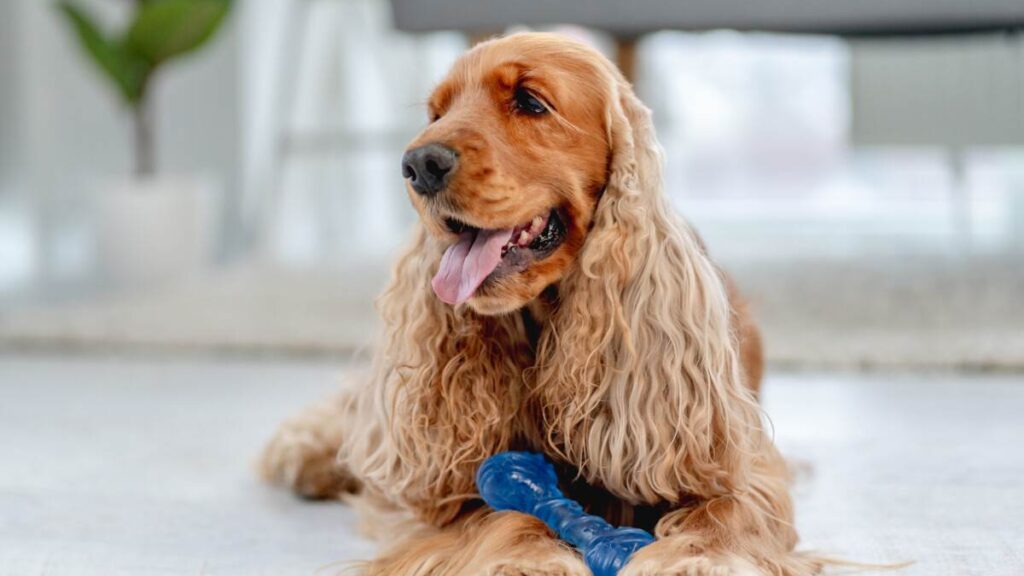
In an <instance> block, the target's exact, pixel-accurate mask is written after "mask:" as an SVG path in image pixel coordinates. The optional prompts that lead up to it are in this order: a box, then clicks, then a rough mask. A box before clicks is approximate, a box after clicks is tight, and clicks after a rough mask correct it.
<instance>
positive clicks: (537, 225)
mask: <svg viewBox="0 0 1024 576" xmlns="http://www.w3.org/2000/svg"><path fill="white" fill-rule="evenodd" d="M543 226H544V217H543V216H537V217H536V218H534V219H533V222H530V234H536V233H538V232H540V231H541V230H542V229H543Z"/></svg>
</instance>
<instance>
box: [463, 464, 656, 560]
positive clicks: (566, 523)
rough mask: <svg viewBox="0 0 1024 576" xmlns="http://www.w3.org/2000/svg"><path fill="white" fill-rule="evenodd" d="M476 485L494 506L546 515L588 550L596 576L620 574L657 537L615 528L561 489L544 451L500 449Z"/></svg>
mask: <svg viewBox="0 0 1024 576" xmlns="http://www.w3.org/2000/svg"><path fill="white" fill-rule="evenodd" d="M476 486H477V489H478V490H479V491H480V496H482V497H483V499H484V502H487V504H488V505H490V507H491V508H494V509H495V510H515V511H516V512H522V513H524V514H529V515H531V516H536V517H537V518H539V519H541V520H543V521H544V523H545V524H547V525H548V526H549V527H550V528H551V529H552V530H554V531H555V533H556V534H558V537H559V538H561V539H562V540H565V541H566V542H568V543H570V544H572V545H573V546H574V547H576V549H577V550H579V551H580V553H581V554H583V561H584V562H586V563H587V567H589V568H590V571H591V572H593V573H594V576H615V575H616V574H618V572H619V569H620V568H622V567H623V566H625V565H626V562H628V561H629V558H630V556H632V555H633V553H634V552H636V551H637V550H639V549H640V548H643V547H644V546H646V545H648V544H650V543H651V542H654V537H653V536H651V535H650V533H648V532H647V531H645V530H641V529H639V528H613V527H612V526H611V525H610V524H608V523H607V522H605V521H604V519H602V518H599V517H597V516H592V515H590V514H587V513H585V512H583V508H582V507H581V506H580V505H579V504H578V503H576V502H575V501H573V500H569V499H568V498H566V497H565V495H564V494H562V492H561V490H559V489H558V477H557V476H556V475H555V469H554V467H553V466H551V464H550V463H549V462H548V461H547V459H545V458H544V456H542V455H540V454H534V453H532V452H502V453H501V454H495V455H494V456H491V457H490V458H488V459H487V460H485V461H484V463H483V464H482V465H481V466H480V469H479V470H477V472H476Z"/></svg>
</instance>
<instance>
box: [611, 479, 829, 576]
mask: <svg viewBox="0 0 1024 576" xmlns="http://www.w3.org/2000/svg"><path fill="white" fill-rule="evenodd" d="M780 464H781V463H780ZM655 533H656V536H657V537H658V540H657V541H656V542H654V543H653V544H650V545H649V546H647V547H645V548H643V549H641V550H639V551H637V553H636V555H635V556H634V557H633V559H632V560H631V561H630V563H629V564H628V565H627V566H626V567H625V568H624V569H623V570H622V572H621V573H620V575H621V576H655V575H657V576H668V575H677V574H678V575H686V576H768V575H771V576H810V575H812V574H817V573H819V572H820V571H821V569H822V562H821V561H820V560H819V559H816V558H815V557H814V556H813V555H811V554H805V553H800V552H795V551H794V550H793V548H794V546H795V545H796V541H797V535H796V530H795V529H794V528H793V525H792V504H791V502H790V499H789V495H788V493H787V491H786V481H785V475H784V473H783V472H781V471H780V470H778V469H777V466H770V467H769V469H765V470H759V471H758V474H757V477H756V478H755V480H754V482H753V484H752V485H751V486H750V488H749V490H748V491H747V492H746V493H742V494H736V495H729V496H722V497H719V498H714V499H711V500H705V501H703V502H701V503H700V504H698V505H696V506H694V507H692V508H680V509H677V510H673V511H670V512H669V513H668V514H666V515H665V516H664V517H662V519H661V520H660V521H659V522H658V526H657V528H656V530H655Z"/></svg>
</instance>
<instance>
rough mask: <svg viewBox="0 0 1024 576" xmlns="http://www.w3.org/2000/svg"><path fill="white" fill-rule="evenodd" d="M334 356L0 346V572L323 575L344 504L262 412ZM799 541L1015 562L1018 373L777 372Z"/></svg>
mask: <svg viewBox="0 0 1024 576" xmlns="http://www.w3.org/2000/svg"><path fill="white" fill-rule="evenodd" d="M343 369H344V367H343V366H341V365H339V364H328V363H311V362H304V363H278V362H270V361H241V360H234V361H228V362H224V361H215V360H212V359H209V358H207V359H188V358H184V359H183V358H180V357H179V358H176V359H156V358H151V359H146V360H139V359H135V360H124V359H116V358H96V357H87V356H79V357H73V358H54V357H45V356H35V357H26V356H23V355H22V356H10V355H9V356H5V357H0V574H2V575H5V576H6V575H15V576H20V575H26V576H37V575H38V576H42V575H46V576H59V575H74V576H79V575H90V576H122V575H124V576H128V575H131V576H149V575H178V574H181V575H206V576H214V575H239V576H241V575H245V576H254V575H256V576H258V575H275V576H278V575H280V576H290V575H304V576H310V575H313V574H331V573H334V572H335V570H336V569H337V568H338V567H339V563H340V562H344V561H347V560H352V559H359V558H366V557H367V556H369V555H371V554H372V553H373V550H374V546H373V544H372V543H370V542H367V541H365V540H363V539H361V538H359V537H358V536H357V535H356V534H355V532H354V531H353V516H352V513H351V511H350V510H349V509H347V508H346V507H344V506H343V505H340V504H335V503H323V504H311V503H305V502H300V501H298V500H295V499H293V498H292V497H290V496H289V495H287V494H285V493H282V492H279V491H276V490H273V489H270V488H268V487H265V486H263V485H262V484H260V483H259V482H258V481H257V480H256V478H255V475H254V474H253V472H252V463H253V460H254V457H255V455H256V454H257V452H258V450H259V449H260V446H261V444H262V442H263V441H264V439H265V438H266V437H267V435H268V434H270V432H271V431H272V429H273V427H274V425H275V423H276V422H277V421H278V420H280V419H281V418H282V417H284V416H286V415H288V414H290V413H292V412H294V411H295V410H297V409H298V408H299V407H300V406H302V405H304V404H306V403H308V402H310V401H313V400H315V399H317V398H318V397H321V396H323V395H325V394H327V393H328V392H330V390H331V389H332V388H333V386H334V381H335V376H337V375H338V374H339V373H340V372H341V371H342V370H343ZM765 403H766V407H767V411H768V413H769V414H770V415H771V417H772V420H773V423H774V427H775V430H776V437H777V440H778V442H779V444H780V445H781V446H782V449H783V451H784V452H785V453H786V454H787V456H789V457H790V458H791V459H792V460H793V461H794V463H795V464H796V465H797V467H798V469H799V470H800V474H799V479H798V483H797V486H796V488H795V494H796V499H797V505H798V527H799V528H800V530H801V533H802V535H803V540H804V544H803V546H804V547H806V548H809V549H815V550H819V551H823V552H827V553H830V554H835V555H838V556H843V557H846V558H850V559H854V560H860V561H869V562H883V561H899V560H915V561H916V564H914V565H913V566H911V567H910V568H907V569H904V570H902V571H899V572H896V573H897V574H906V575H921V576H924V575H927V576H944V575H950V576H952V575H956V576H962V575H973V574H977V575H985V576H1004V575H1005V576H1019V575H1021V574H1024V449H1022V447H1021V444H1022V441H1024V417H1022V416H1021V411H1022V408H1024V377H1022V376H1016V375H970V376H962V375H950V374H945V375H920V374H881V373H875V374H860V375H844V374H820V373H818V374H799V373H798V374H773V375H772V376H771V377H770V378H769V380H768V384H767V388H766V393H765Z"/></svg>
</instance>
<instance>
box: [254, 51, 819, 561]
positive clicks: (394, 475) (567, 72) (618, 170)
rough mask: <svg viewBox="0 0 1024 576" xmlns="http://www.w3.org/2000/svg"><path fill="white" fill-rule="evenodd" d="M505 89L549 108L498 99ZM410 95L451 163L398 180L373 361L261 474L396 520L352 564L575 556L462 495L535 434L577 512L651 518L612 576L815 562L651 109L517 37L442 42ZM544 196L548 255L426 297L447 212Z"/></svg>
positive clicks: (754, 365)
mask: <svg viewBox="0 0 1024 576" xmlns="http://www.w3.org/2000/svg"><path fill="white" fill-rule="evenodd" d="M524 86H525V88H524ZM521 90H529V91H530V92H529V94H530V95H536V97H537V99H538V100H539V101H540V102H542V103H543V104H544V105H545V106H546V108H547V110H546V112H544V113H543V115H540V114H532V115H523V114H522V113H520V112H518V111H517V110H516V109H514V106H515V104H514V103H513V104H511V105H509V104H508V102H510V101H511V100H515V99H517V98H522V92H521ZM509 106H512V107H513V109H510V108H509ZM430 113H431V119H432V123H431V124H430V126H428V128H427V129H425V130H424V132H423V133H422V134H421V136H420V137H419V138H417V140H416V141H414V143H413V144H412V145H411V146H410V149H414V148H415V147H417V146H420V145H423V144H424V143H428V142H444V144H445V145H446V146H450V147H452V148H453V149H455V150H457V152H458V162H459V164H458V171H457V172H455V173H453V174H452V175H451V178H450V179H449V180H448V181H447V185H446V188H445V189H444V191H443V192H441V193H439V194H438V195H437V196H431V197H427V196H425V195H423V194H422V193H419V192H417V191H414V190H412V189H410V193H409V195H410V198H411V200H412V202H413V204H414V206H415V207H416V208H417V210H418V211H419V213H420V216H421V224H420V225H419V226H417V229H416V231H415V234H414V238H413V241H412V244H411V246H410V247H409V248H408V249H407V250H406V252H405V253H404V255H403V256H402V257H401V258H400V259H399V260H398V264H397V266H396V268H395V272H394V275H393V278H392V281H391V284H390V286H389V287H388V288H387V290H386V291H385V293H384V294H383V296H382V297H381V299H380V302H379V307H380V312H381V315H382V317H383V321H384V326H385V333H384V337H383V341H382V343H381V345H380V347H379V349H378V351H377V353H376V357H375V361H374V364H373V368H372V370H371V373H370V374H368V375H367V376H366V377H365V378H362V379H359V380H357V382H356V383H355V386H353V387H352V388H351V389H350V391H348V392H346V393H344V394H343V395H342V396H340V397H339V398H338V399H336V400H334V401H332V402H331V403H329V404H326V405H322V406H318V407H316V408H314V409H313V410H311V411H310V412H307V413H306V414H303V415H300V416H299V417H298V418H296V419H294V420H292V421H290V422H289V423H286V424H285V425H284V426H283V427H282V428H281V430H280V431H279V432H278V435H277V436H276V437H275V438H274V440H273V441H272V442H271V444H270V445H269V446H268V448H267V451H266V453H265V455H264V460H263V467H264V471H265V473H266V475H267V476H268V478H270V479H272V480H276V481H278V482H281V483H284V484H287V485H290V486H291V487H293V488H294V489H295V490H297V491H299V492H300V493H302V494H305V495H307V496H314V497H322V496H329V495H333V494H336V493H338V492H339V491H358V492H359V498H358V503H359V504H360V506H361V508H362V509H363V511H364V513H365V515H366V516H367V520H368V521H369V523H370V524H371V525H372V524H374V523H376V524H380V523H382V522H384V521H385V519H390V520H393V519H395V518H398V519H400V520H402V521H401V522H398V523H391V524H390V525H389V532H387V534H388V536H389V537H390V538H391V539H392V541H393V540H394V539H395V535H396V534H399V533H401V534H403V535H404V536H403V539H402V540H401V544H400V545H398V546H396V547H394V548H393V549H392V550H391V551H389V552H386V553H385V554H384V555H382V556H381V557H380V558H378V559H377V560H374V561H372V562H369V563H367V564H365V565H364V566H362V570H363V571H364V572H365V573H368V574H381V575H399V574H401V575H413V574H417V575H418V574H423V575H428V574H429V575H435V574H437V575H463V574H466V575H469V574H473V575H475V574H587V573H588V572H587V570H586V568H585V567H584V566H583V564H582V563H581V561H580V560H579V558H578V557H577V556H576V554H575V553H574V552H572V551H571V550H568V549H567V548H566V547H565V546H563V545H562V544H560V543H559V542H557V541H556V540H555V539H554V538H553V537H552V536H551V534H550V533H549V532H548V531H547V530H546V528H544V527H543V525H542V524H540V523H539V522H538V521H536V520H534V519H531V518H529V517H526V516H523V515H519V514H514V513H503V514H495V513H490V512H488V511H487V510H486V509H485V508H482V507H481V506H480V503H479V501H478V500H477V496H476V494H475V488H474V484H473V478H474V474H475V471H476V469H477V467H478V466H479V465H480V463H481V462H482V461H483V460H484V459H485V458H486V457H488V456H490V455H492V454H494V453H496V452H499V451H502V450H508V449H530V450H536V451H541V452H544V453H545V454H547V455H548V457H549V458H551V459H552V460H554V461H555V462H556V463H557V465H558V467H559V470H560V473H561V474H562V476H563V478H564V480H565V486H566V489H567V490H568V491H569V493H570V495H571V496H573V497H575V498H577V499H579V500H581V501H582V502H583V503H584V505H585V506H586V507H588V508H589V509H590V510H591V511H593V512H595V513H600V514H603V515H605V516H606V517H607V518H609V519H610V520H611V521H613V522H617V523H625V524H632V525H637V526H643V527H646V528H649V529H653V530H654V531H655V534H656V535H657V537H658V540H657V542H656V543H655V544H653V545H651V546H649V547H647V548H645V549H643V550H642V551H640V552H639V553H638V554H637V555H636V556H635V557H634V559H633V560H632V561H631V562H630V564H629V565H628V566H627V568H626V569H625V571H624V574H628V575H639V574H644V575H653V574H691V575H694V574H699V575H712V574H714V575H722V574H781V575H794V576H795V575H804V574H812V573H815V572H817V571H818V569H819V567H820V566H819V563H818V562H817V561H816V560H815V559H813V558H812V557H810V556H806V555H804V554H801V553H798V552H795V551H794V546H795V545H796V541H797V537H796V532H795V530H794V528H793V526H792V519H793V515H792V509H791V504H790V499H789V496H788V493H787V486H786V484H787V476H786V470H785V465H784V463H783V461H782V459H781V458H780V456H779V454H778V453H777V452H776V450H775V448H774V447H773V445H772V443H771V441H770V438H769V437H768V435H767V434H766V432H765V429H764V426H763V424H762V419H761V413H760V410H759V408H758V405H757V402H756V391H757V386H758V381H759V379H760V372H761V358H760V342H759V341H758V337H757V332H756V329H755V328H754V326H753V323H752V322H751V321H750V319H749V317H748V316H747V314H746V311H745V309H744V307H743V304H742V302H741V300H740V299H739V297H738V295H737V294H736V292H735V291H734V290H733V289H732V288H731V287H730V286H729V285H728V281H727V279H725V277H724V276H723V275H722V274H721V273H720V272H719V271H718V270H717V269H716V267H715V266H714V264H712V262H711V261H710V260H709V259H708V257H707V255H706V253H705V250H704V248H703V246H702V244H701V242H700V240H699V238H698V237H697V236H696V234H695V233H694V232H693V230H692V229H691V228H690V227H689V226H688V225H687V224H686V223H684V222H683V221H682V220H681V219H679V218H678V217H677V216H676V215H675V214H674V213H673V211H672V210H671V208H670V207H669V205H668V202H667V199H666V197H665V195H664V194H663V191H662V181H661V155H660V151H659V146H658V144H657V141H656V139H655V136H654V130H653V128H652V125H651V115H650V112H649V111H648V109H647V108H646V107H644V106H643V104H641V103H640V102H639V100H638V99H637V98H636V96H635V95H634V93H633V90H632V88H631V86H630V85H629V84H628V83H627V82H626V81H625V80H624V79H623V77H622V75H621V74H620V73H619V72H618V70H616V69H615V67H614V66H613V65H612V64H611V63H609V62H608V61H607V60H606V59H605V58H603V57H602V56H601V55H599V54H598V53H597V52H595V51H593V50H592V49H590V48H588V47H586V46H583V45H581V44H578V43H575V42H572V41H570V40H567V39H564V38H561V37H558V36H554V35H548V34H517V35H513V36H509V37H506V38H502V39H497V40H493V41H490V42H486V43H483V44H481V45H478V46H477V47H475V48H474V49H473V50H472V51H470V52H469V53H467V54H466V55H465V56H463V58H462V59H460V61H459V62H458V63H457V64H456V65H455V67H454V68H453V71H452V72H451V74H450V75H449V76H448V78H447V79H446V80H445V81H444V82H443V83H442V84H441V86H439V88H438V89H437V90H436V91H435V93H434V95H433V96H432V97H431V101H430ZM410 188H411V187H410ZM547 210H551V211H552V214H558V215H559V217H560V218H561V220H562V221H563V222H564V225H565V234H564V241H563V242H562V243H561V244H559V245H558V246H557V248H555V249H554V250H553V252H551V253H549V254H538V255H536V257H535V258H534V260H533V261H528V264H527V265H526V267H525V268H521V269H515V270H512V271H510V272H508V273H506V274H504V275H502V276H500V277H496V278H490V277H489V278H488V279H487V280H485V281H484V283H483V284H482V285H481V286H480V288H478V289H477V291H476V292H475V293H474V296H473V297H472V298H471V299H470V300H469V301H468V302H466V303H464V304H460V305H457V306H450V305H448V304H445V303H444V302H442V301H441V300H440V299H439V298H438V297H437V295H435V294H434V292H432V291H431V287H430V282H431V277H432V276H434V275H435V274H436V273H437V272H438V267H439V262H440V260H441V259H442V254H443V253H444V252H445V250H447V249H449V247H450V246H451V245H452V244H453V242H456V234H455V233H453V231H452V230H450V229H449V228H450V227H449V228H446V227H445V222H447V221H449V220H450V219H451V218H453V217H457V218H459V221H460V222H463V223H466V224H467V225H471V226H473V227H476V228H479V229H490V228H502V227H510V226H513V225H515V224H516V223H517V222H524V221H525V222H529V220H530V218H531V217H533V216H534V215H536V214H538V213H541V212H542V211H547ZM335 455H337V460H336V461H335ZM399 526H400V527H401V532H397V530H399V528H398V527H399Z"/></svg>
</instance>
